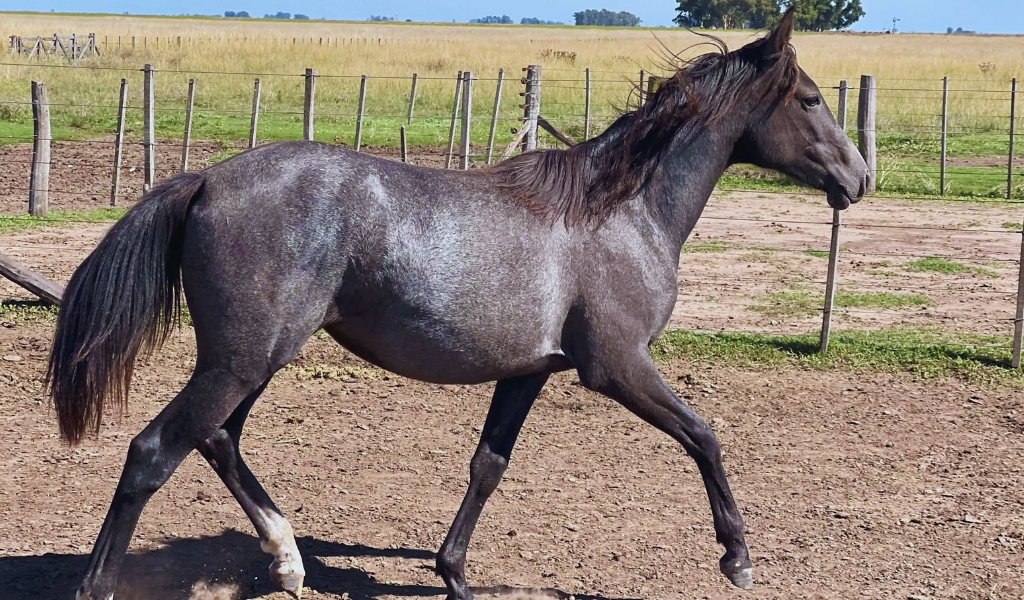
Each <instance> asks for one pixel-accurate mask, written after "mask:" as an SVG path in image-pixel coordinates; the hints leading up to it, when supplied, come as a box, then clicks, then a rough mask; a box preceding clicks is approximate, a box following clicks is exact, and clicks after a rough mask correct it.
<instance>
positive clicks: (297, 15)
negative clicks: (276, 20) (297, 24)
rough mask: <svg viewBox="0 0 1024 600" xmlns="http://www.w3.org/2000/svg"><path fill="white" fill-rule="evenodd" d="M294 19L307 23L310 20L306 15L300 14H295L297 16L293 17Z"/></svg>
mask: <svg viewBox="0 0 1024 600" xmlns="http://www.w3.org/2000/svg"><path fill="white" fill-rule="evenodd" d="M292 18H293V19H305V20H307V21H308V20H309V17H307V16H306V15H300V14H299V13H295V16H294V17H292Z"/></svg>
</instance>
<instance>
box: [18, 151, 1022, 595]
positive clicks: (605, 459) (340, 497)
mask: <svg viewBox="0 0 1024 600" xmlns="http://www.w3.org/2000/svg"><path fill="white" fill-rule="evenodd" d="M214 150H215V149H214V148H210V153H212V152H213V151H214ZM102 183H103V182H102V181H100V180H99V179H97V180H96V181H95V182H93V184H91V185H96V186H100V189H101V192H97V194H99V195H98V196H97V197H98V198H99V202H100V204H101V205H102V202H103V201H104V197H103V195H102V189H104V188H102V185H101V184H102ZM76 185H78V184H76ZM105 185H107V186H109V182H107V183H106V184H105ZM105 189H109V188H105ZM82 198H83V199H82V200H81V202H80V203H79V204H74V205H73V208H75V209H81V208H85V207H88V206H92V204H90V203H91V202H92V201H91V200H85V199H84V198H86V196H82ZM5 210H6V209H5ZM19 210H20V209H19ZM1020 216H1021V215H1020V211H1019V210H1017V209H1015V208H1014V207H1009V208H1008V207H1005V206H1001V205H995V206H984V205H974V204H971V205H958V204H943V203H915V202H908V201H895V200H878V199H875V200H869V201H865V202H864V203H862V204H860V205H858V206H857V207H855V208H854V209H853V210H852V211H851V212H849V213H847V215H846V223H847V225H848V227H847V228H845V229H844V230H843V246H844V248H847V252H846V253H844V254H843V255H842V259H841V263H840V274H841V286H842V287H841V289H845V290H852V291H884V290H890V291H892V292H893V293H897V294H905V293H911V292H912V293H917V294H926V295H927V296H928V298H929V299H930V304H929V305H927V306H925V307H924V308H923V309H922V308H920V307H914V308H903V309H871V310H864V311H854V310H852V309H851V310H850V311H848V312H846V313H842V314H839V315H837V322H836V323H837V325H836V329H842V328H871V329H877V328H881V327H888V326H915V327H922V326H923V327H938V328H942V329H944V330H947V331H954V332H955V331H966V332H976V333H996V332H999V333H1004V332H1007V331H1008V329H1009V321H1008V320H1007V319H1008V317H1010V316H1011V311H1012V308H1013V293H1014V286H1015V273H1016V271H1015V269H1016V264H1015V263H1014V262H1013V261H1014V260H1015V259H1016V257H1017V256H1018V254H1017V253H1019V248H1020V247H1019V244H1020V237H1019V234H1014V233H1013V232H1010V231H1008V230H1006V229H1003V228H1002V224H1003V223H1005V222H1010V221H1013V222H1019V221H1020ZM830 218H831V211H829V210H828V209H827V208H826V207H825V206H824V204H823V200H822V199H821V198H818V197H814V196H809V197H807V198H804V197H801V196H790V195H775V194H753V193H738V192H734V193H721V194H718V195H716V197H715V198H713V199H712V201H711V203H710V205H709V207H708V209H707V211H706V213H705V217H704V218H703V219H702V221H701V223H700V225H699V226H698V229H697V230H696V231H695V234H694V236H693V238H692V240H691V244H692V245H693V246H694V247H695V248H703V249H705V250H712V251H705V252H696V251H692V252H686V253H684V254H683V257H682V264H681V268H680V292H681V295H680V301H679V304H678V305H677V307H676V311H675V314H674V316H673V325H674V326H679V327H687V328H691V329H705V330H717V329H729V330H738V331H780V332H789V331H800V332H804V331H809V330H813V329H814V328H815V327H816V326H817V322H818V319H819V316H818V315H817V314H813V313H812V314H808V315H804V314H791V313H785V314H766V313H765V312H763V311H755V310H750V307H751V306H760V305H770V304H771V302H770V300H768V299H766V298H767V296H768V295H769V294H776V293H779V292H783V291H788V292H793V291H794V290H797V291H807V292H808V293H815V294H817V293H819V291H820V284H818V283H814V282H816V281H820V280H821V279H823V277H824V273H825V265H826V261H825V259H822V258H819V257H817V256H812V255H809V254H807V253H806V252H805V250H806V249H808V248H811V249H819V250H820V249H826V248H827V244H828V230H829V227H828V226H827V225H823V224H808V223H807V222H809V221H811V222H814V223H825V222H826V221H828V220H829V219H830ZM755 219H756V220H755ZM864 225H871V226H872V227H864ZM893 225H898V226H900V227H904V226H912V227H916V228H917V229H903V228H894V227H892V226H893ZM106 227H107V225H105V224H103V225H96V224H86V225H78V226H76V225H71V226H62V227H48V228H44V229H38V230H27V231H21V232H15V233H10V234H4V235H2V236H0V252H4V253H7V254H10V255H12V256H15V257H16V258H18V259H19V260H21V261H23V262H25V263H26V264H28V265H30V266H32V267H33V268H37V269H39V270H40V271H41V272H43V273H44V274H45V275H47V276H49V277H51V278H53V279H55V280H58V281H61V282H62V283H63V282H66V280H67V278H68V277H69V276H70V274H71V272H72V271H73V269H74V267H75V266H76V265H77V264H78V262H79V261H80V260H81V259H82V258H84V256H85V255H86V254H87V253H88V251H90V250H91V248H92V247H93V246H94V245H95V243H96V241H97V239H98V238H99V236H100V235H102V233H103V231H105V229H106ZM951 229H956V230H951ZM962 230H966V231H962ZM921 256H948V257H950V259H951V260H957V261H960V262H962V263H964V264H966V265H969V266H972V267H977V268H978V269H984V270H983V271H981V270H979V271H976V272H961V273H953V274H942V273H919V272H914V271H912V270H910V269H909V268H907V267H906V265H905V263H906V262H907V261H908V260H911V259H912V258H915V257H921ZM886 261H888V262H886ZM22 297H24V294H23V293H22V292H20V291H19V290H17V289H15V288H14V287H13V286H10V285H9V284H7V283H2V284H0V299H10V298H22ZM51 327H52V326H51V325H50V324H47V323H46V322H27V323H26V322H22V321H7V322H0V447H2V448H4V449H5V451H3V452H0V517H2V518H0V600H22V599H24V600H29V599H33V600H34V599H50V598H55V599H57V598H59V599H68V598H72V597H73V593H74V589H75V586H76V585H77V584H78V582H79V578H80V577H81V574H82V573H83V571H84V569H85V565H86V562H87V555H88V552H89V550H90V548H91V544H92V541H93V540H94V539H95V537H96V534H97V532H98V530H99V527H100V524H101V522H102V519H103V516H104V514H105V511H106V508H107V504H108V502H109V500H110V498H111V495H112V493H113V489H114V486H115V485H116V482H117V477H118V475H119V473H120V467H121V465H122V462H123V459H124V453H125V450H126V447H127V444H128V442H129V441H130V439H131V438H132V437H133V436H134V435H135V434H136V433H137V432H138V431H139V430H141V429H142V427H143V426H144V425H145V423H147V422H148V421H149V420H150V419H151V418H152V417H153V416H154V415H155V414H156V413H157V412H158V411H159V410H160V409H161V407H162V406H164V405H165V404H166V403H167V401H168V400H170V398H171V397H172V396H173V395H174V394H175V393H176V392H177V391H178V390H179V389H180V388H181V387H182V386H183V385H184V383H185V381H186V380H187V378H188V375H189V373H190V368H191V366H192V365H193V364H194V360H195V352H194V346H193V342H192V334H191V331H190V330H188V329H184V330H182V331H181V332H179V333H178V334H176V335H174V336H173V337H172V339H171V340H170V342H169V343H168V345H167V346H165V348H164V349H163V350H162V351H161V352H160V353H158V354H157V355H156V356H155V357H153V358H152V359H150V360H148V361H145V362H143V363H142V364H140V365H139V367H138V368H137V370H136V377H135V382H134V387H133V392H132V400H131V405H130V408H129V412H128V414H127V415H125V416H124V417H123V418H115V417H111V418H110V419H109V422H107V423H106V424H105V425H104V428H103V430H102V432H101V433H100V435H99V438H98V439H95V440H90V441H87V442H86V443H85V444H83V445H82V446H81V447H79V448H75V449H68V448H66V447H64V446H62V445H61V444H60V442H59V440H58V438H57V428H56V424H55V422H54V417H53V413H52V410H51V409H50V408H49V406H48V405H47V403H46V401H45V398H44V397H43V394H42V390H41V377H42V373H43V371H44V370H45V358H46V354H47V352H48V349H49V338H50V336H51V334H52V331H51ZM660 366H661V369H662V372H663V374H664V375H665V377H666V380H667V381H668V382H669V383H670V385H671V386H672V387H673V388H674V389H676V390H677V392H678V393H679V394H680V395H681V396H682V397H684V398H685V399H686V400H687V402H689V403H690V404H691V405H693V406H694V407H695V408H696V409H697V410H698V411H699V412H700V413H701V414H703V415H704V416H705V417H706V418H707V419H708V420H709V421H710V422H711V423H712V425H713V427H714V428H715V430H716V432H717V434H718V436H719V439H720V440H721V442H722V446H723V451H724V455H725V462H726V467H727V470H728V471H729V474H730V478H731V483H732V486H733V491H734V494H735V496H736V498H737V502H738V503H739V506H740V508H741V510H742V512H743V515H744V517H745V519H746V524H747V541H748V543H749V545H750V549H751V553H752V556H753V559H754V562H755V581H756V587H755V588H754V590H753V591H751V592H742V591H739V590H735V589H733V588H731V587H729V585H728V584H727V582H726V581H725V579H724V578H723V577H721V576H720V575H719V574H718V571H717V559H718V558H719V556H720V555H721V549H720V548H719V547H718V546H717V545H716V544H715V540H714V531H713V529H712V526H711V516H710V511H709V509H708V505H707V499H706V496H705V493H704V490H703V486H702V485H701V482H700V478H699V475H698V474H697V471H696V468H695V467H694V466H693V463H692V461H691V460H690V459H689V458H688V457H687V456H686V455H685V454H684V453H683V452H682V450H681V449H680V448H679V447H678V446H677V445H676V444H675V443H674V442H672V441H671V440H669V439H668V438H667V437H665V436H664V435H663V434H660V433H659V432H657V431H655V430H654V429H652V428H651V427H649V426H647V425H645V424H643V423H641V422H640V421H639V420H638V419H636V418H635V417H633V416H631V415H630V414H629V413H627V412H626V411H625V410H624V409H622V408H621V407H619V406H617V405H615V404H614V403H612V402H611V401H609V400H607V399H604V398H603V397H600V396H596V395H594V394H592V393H589V392H587V391H585V390H583V389H582V388H581V387H580V386H579V384H578V381H577V380H576V378H575V376H574V375H572V374H568V373H567V374H562V375H559V376H556V377H553V378H552V381H551V383H549V384H548V386H547V387H546V388H545V390H544V392H543V394H542V396H541V398H540V399H539V400H538V402H537V405H536V407H535V409H534V412H533V413H532V414H531V416H530V418H529V420H528V421H527V424H526V427H525V429H524V432H523V436H522V437H521V439H520V442H519V444H518V446H517V449H516V453H515V455H514V457H513V461H512V465H511V467H510V468H509V470H508V472H507V474H506V477H505V480H504V482H503V483H502V485H501V487H500V488H499V490H498V492H496V493H495V494H494V496H493V497H492V499H491V501H490V503H489V504H488V506H487V509H486V510H485V512H484V515H483V517H482V519H481V522H480V526H479V527H478V529H477V532H476V535H475V536H474V541H473V544H472V545H471V546H470V553H469V560H468V565H469V567H468V571H467V575H468V577H469V579H470V582H471V583H472V584H473V585H476V586H482V588H483V589H481V590H480V592H479V595H480V596H481V597H489V595H498V596H503V597H519V598H539V597H559V598H567V597H569V595H573V596H575V597H576V598H581V599H582V598H593V599H603V600H613V599H633V598H643V599H662V598H777V599H790V598H896V599H917V600H920V599H924V598H961V599H965V600H967V599H970V600H974V599H989V598H991V599H1004V598H1024V583H1022V581H1024V566H1022V563H1021V557H1022V555H1024V494H1022V493H1021V491H1020V490H1021V485H1022V483H1024V467H1022V462H1021V458H1022V455H1024V394H1022V393H1021V392H1020V391H1014V390H1010V389H1003V388H977V387H972V386H969V385H967V384H963V383H961V382H958V381H940V382H930V383H928V382H916V381H913V380H912V379H910V378H909V377H908V376H902V375H889V374H878V373H850V372H843V371H837V372H830V373H819V372H805V371H801V370H797V369H784V370H777V371H770V372H769V371H763V372H751V371H743V370H738V369H736V368H733V367H731V366H730V365H727V364H704V363H694V362H689V361H686V360H679V359H677V360H673V361H670V362H666V363H662V364H661V365H660ZM490 392H491V386H489V385H485V386H438V385H432V384H425V383H420V382H415V381H410V380H406V379H401V378H396V377H394V376H390V375H388V374H387V373H384V372H382V371H379V370H377V369H373V368H369V367H368V365H366V364H365V363H363V362H361V361H359V360H358V359H356V358H355V357H353V356H352V355H351V354H349V353H347V352H345V351H344V350H342V349H340V348H339V347H337V346H336V345H335V344H334V343H333V342H332V341H331V340H330V339H329V338H326V337H322V336H319V335H318V336H316V337H314V338H313V339H311V340H310V342H309V343H308V344H307V346H306V348H305V349H304V351H303V353H302V355H301V356H300V357H299V359H298V360H296V361H295V362H294V363H293V364H292V365H289V367H287V368H286V369H285V370H283V371H282V372H281V373H279V374H278V376H277V377H276V378H275V379H274V381H273V382H272V384H271V385H270V387H269V388H268V390H267V391H266V393H265V394H264V396H263V398H262V399H261V400H260V402H258V403H257V405H256V408H255V409H254V411H253V414H252V417H251V418H250V421H249V425H248V427H247V429H246V434H245V436H244V438H243V451H244V454H245V456H246V460H247V461H248V462H249V464H250V466H251V467H252V469H253V470H254V472H255V473H256V474H257V476H258V477H259V478H260V479H261V481H263V483H264V484H265V486H266V487H267V489H268V491H269V492H270V494H271V495H272V496H273V497H274V498H275V500H276V501H277V503H278V505H279V506H280V507H281V509H282V510H283V511H284V512H285V514H286V516H287V517H288V518H289V519H290V520H291V522H292V525H293V526H294V528H295V531H296V534H297V536H299V538H300V542H299V545H300V549H301V550H302V552H303V556H304V560H305V564H306V570H307V573H308V575H307V579H306V585H307V588H308V589H307V591H306V594H307V596H306V597H311V598H333V599H343V598H349V599H367V598H380V599H397V598H412V599H416V598H436V597H443V595H444V589H443V585H442V584H441V582H440V580H439V579H437V578H436V576H435V575H434V574H433V572H432V570H431V569H432V565H433V553H434V551H435V550H436V549H437V547H438V546H439V545H440V543H441V541H442V539H443V537H444V534H445V532H446V531H447V528H448V525H449V524H450V522H451V519H452V518H453V517H454V515H455V512H456V510H457V508H458V505H459V502H460V501H461V499H462V494H463V493H464V491H465V487H466V478H467V476H468V463H469V457H470V455H471V453H472V450H473V448H474V447H475V445H476V439H477V435H478V433H479V427H480V426H481V424H482V423H483V418H484V414H485V412H486V408H487V403H488V400H489V396H490ZM269 562H270V559H269V557H268V556H266V555H264V554H262V552H261V551H260V549H259V544H258V541H257V540H256V539H255V537H254V534H253V530H252V526H251V525H250V524H249V523H248V521H247V519H246V518H245V516H244V514H243V513H242V511H241V509H239V508H238V506H237V504H236V503H235V501H234V500H233V499H232V498H231V497H230V495H229V494H228V493H227V491H226V489H225V488H224V486H223V485H222V484H221V483H220V482H219V481H218V480H217V477H216V475H215V474H214V473H213V471H212V470H211V469H210V468H209V467H208V466H207V465H206V464H205V463H204V462H203V461H202V459H201V458H200V457H199V456H198V455H196V454H193V455H192V456H190V457H189V458H188V459H187V460H186V461H185V462H184V463H183V464H182V466H181V468H179V469H178V471H177V473H176V474H175V475H174V477H173V478H172V480H171V481H170V482H169V483H168V484H167V485H166V486H165V487H164V488H163V489H162V490H161V491H160V492H159V493H158V494H157V495H156V496H155V497H154V498H153V500H152V501H151V502H150V504H149V506H148V507H147V509H146V512H145V513H144V514H143V516H142V519H141V522H140V524H139V528H138V529H137V531H136V536H135V538H134V539H133V542H132V548H131V556H130V557H129V559H128V561H127V565H126V570H125V574H124V576H123V577H122V586H121V589H120V590H119V593H118V596H117V598H119V599H136V598H138V599H145V600H149V599H155V600H164V599H168V600H169V599H172V598H193V599H196V600H214V599H216V600H227V599H228V598H268V599H270V598H273V599H275V600H284V599H285V598H287V596H286V595H284V594H283V593H280V592H275V590H274V589H273V588H272V587H271V586H270V585H268V582H267V571H266V568H267V566H268V565H269ZM501 586H508V587H501Z"/></svg>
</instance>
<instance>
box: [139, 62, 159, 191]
mask: <svg viewBox="0 0 1024 600" xmlns="http://www.w3.org/2000/svg"><path fill="white" fill-rule="evenodd" d="M153 121H154V118H153V65H150V64H147V65H146V66H145V67H143V69H142V151H143V162H144V166H143V172H144V179H143V188H144V189H145V190H146V191H147V192H148V191H149V190H150V188H152V187H153V181H154V180H155V179H156V164H155V163H156V139H155V132H154V125H153Z"/></svg>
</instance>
